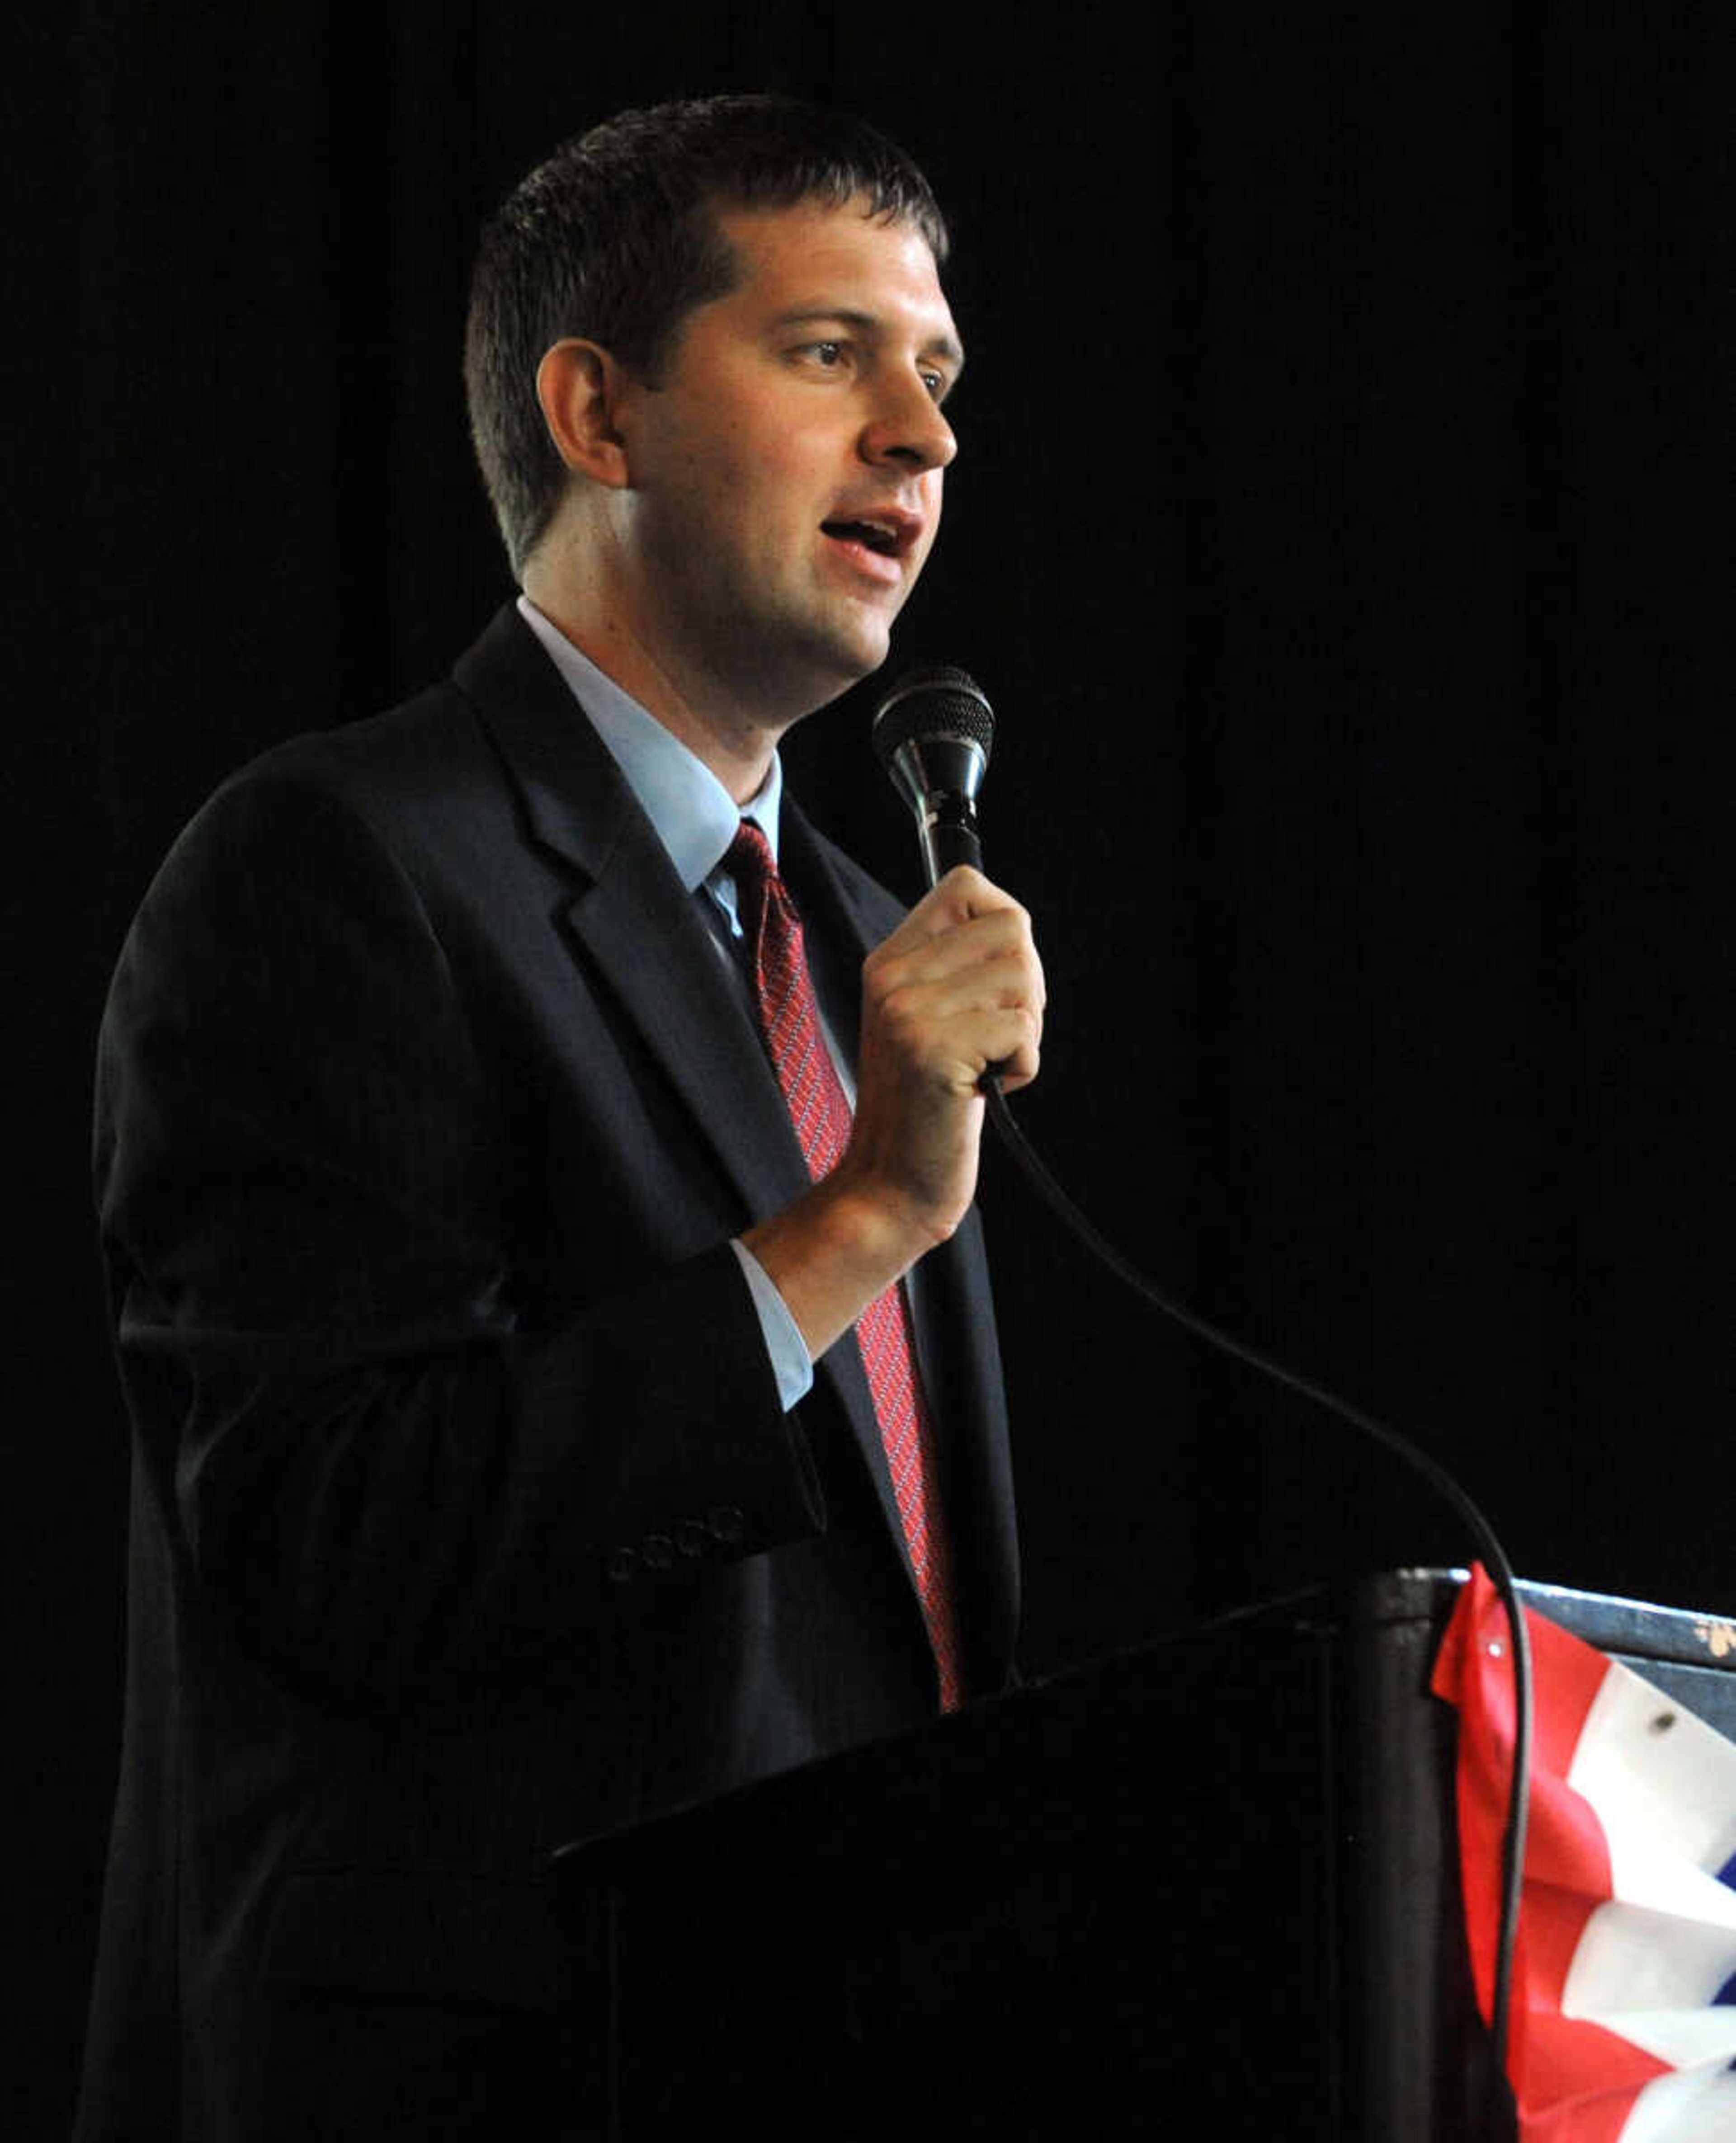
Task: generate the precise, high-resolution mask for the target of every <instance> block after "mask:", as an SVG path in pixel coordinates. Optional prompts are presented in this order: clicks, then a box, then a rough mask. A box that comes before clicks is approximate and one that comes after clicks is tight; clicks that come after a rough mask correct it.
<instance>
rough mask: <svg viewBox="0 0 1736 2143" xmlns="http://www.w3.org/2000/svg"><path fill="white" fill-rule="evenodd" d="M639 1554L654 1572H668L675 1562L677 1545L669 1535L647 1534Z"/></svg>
mask: <svg viewBox="0 0 1736 2143" xmlns="http://www.w3.org/2000/svg"><path fill="white" fill-rule="evenodd" d="M639 1552H640V1553H641V1554H642V1556H643V1557H644V1558H645V1561H646V1565H647V1567H648V1568H649V1569H652V1570H668V1569H670V1568H672V1566H673V1565H674V1562H675V1543H674V1542H673V1541H672V1540H671V1539H670V1537H669V1536H668V1534H667V1533H647V1534H646V1536H645V1537H644V1539H643V1540H642V1542H640V1544H639Z"/></svg>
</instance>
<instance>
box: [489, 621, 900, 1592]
mask: <svg viewBox="0 0 1736 2143" xmlns="http://www.w3.org/2000/svg"><path fill="white" fill-rule="evenodd" d="M455 674H456V677H457V681H458V684H459V687H460V689H461V690H463V691H464V693H465V694H466V695H468V696H469V699H470V700H472V702H473V703H474V705H475V706H476V707H477V709H478V710H479V713H480V715H481V716H482V719H483V720H484V725H486V727H487V728H488V730H489V733H490V734H491V735H492V736H493V737H494V741H495V745H496V746H497V748H498V750H499V752H500V755H501V757H502V759H503V760H504V762H505V764H506V766H507V769H508V773H509V774H510V775H511V777H512V779H513V782H514V784H515V785H516V786H517V788H518V792H519V794H520V795H521V797H522V798H523V804H524V809H525V813H526V816H527V819H528V829H529V832H530V834H531V837H532V839H534V840H535V841H537V842H538V843H539V844H541V845H542V846H543V848H544V849H548V850H549V851H551V852H552V853H553V854H555V855H557V856H558V857H559V858H560V859H562V861H563V863H564V864H566V865H568V867H569V868H570V869H572V870H573V873H574V874H575V875H576V877H577V878H578V880H579V883H578V889H577V890H576V892H575V894H574V897H573V901H572V903H571V905H570V907H569V909H568V919H569V922H570V924H571V927H572V929H573V933H574V934H575V936H576V937H577V938H578V940H579V941H580V943H582V944H583V947H584V948H585V951H586V953H587V954H588V957H589V958H590V959H591V961H593V963H594V964H595V967H596V968H597V970H598V973H599V974H600V975H601V976H602V977H603V979H604V980H605V981H606V982H607V983H608V986H609V987H610V988H611V989H612V990H613V992H614V994H615V996H616V997H617V998H618V1001H619V1002H620V1003H621V1004H622V1007H624V1008H625V1009H626V1011H627V1013H628V1015H629V1017H631V1018H632V1021H633V1022H634V1024H635V1025H636V1026H637V1028H638V1030H639V1032H640V1034H641V1036H642V1037H643V1040H644V1042H645V1043H646V1046H647V1048H649V1050H650V1051H651V1052H652V1055H653V1056H654V1057H656V1058H657V1062H659V1064H660V1065H661V1066H662V1069H663V1071H664V1072H665V1073H666V1074H667V1076H668V1078H669V1080H670V1081H671V1083H672V1085H673V1086H674V1087H675V1088H676V1090H677V1092H678V1093H679V1094H680V1095H681V1096H682V1099H683V1101H684V1102H685V1103H686V1106H687V1109H688V1111H689V1112H690V1114H691V1115H692V1118H693V1120H694V1121H695V1122H696V1123H697V1124H698V1125H699V1126H700V1127H701V1128H702V1131H704V1133H705V1136H706V1137H707V1139H708V1140H709V1141H710V1143H711V1145H712V1149H713V1151H715V1152H716V1154H717V1158H718V1160H719V1161H720V1162H721V1164H722V1166H723V1168H724V1170H726V1172H727V1174H728V1175H729V1177H730V1178H731V1180H732V1181H733V1182H734V1184H735V1185H736V1186H737V1189H738V1190H740V1192H741V1194H742V1200H743V1203H744V1205H745V1208H746V1211H747V1212H748V1214H749V1215H751V1217H752V1218H753V1219H755V1220H761V1219H765V1218H767V1217H769V1216H770V1215H771V1214H774V1213H776V1212H779V1211H781V1210H782V1209H783V1208H784V1207H785V1206H786V1205H790V1204H791V1203H792V1202H793V1201H794V1200H796V1198H798V1197H800V1196H801V1194H802V1192H803V1191H805V1190H807V1189H808V1187H809V1177H808V1173H807V1166H806V1162H805V1161H804V1160H803V1158H802V1155H801V1146H800V1145H799V1144H798V1142H797V1141H796V1134H795V1131H794V1130H793V1129H792V1127H791V1123H790V1117H789V1111H788V1110H787V1108H786V1106H785V1102H784V1098H783V1096H782V1094H781V1092H780V1091H779V1089H778V1085H777V1081H776V1076H775V1075H774V1073H773V1072H772V1070H771V1066H770V1064H769V1063H768V1062H767V1060H766V1053H765V1050H764V1047H763V1046H762V1045H761V1041H760V1037H759V1035H758V1032H757V1031H756V1027H754V1025H753V1023H752V1020H751V1016H750V1014H749V1012H748V1011H747V1009H746V1007H745V1005H744V1004H743V1002H742V998H741V996H740V993H739V992H737V989H736V988H735V987H734V986H733V984H732V981H731V978H730V977H729V976H728V975H727V973H726V972H725V970H724V968H723V967H722V963H721V962H720V960H719V958H718V953H717V946H716V944H715V943H713V941H712V938H711V935H710V933H709V932H708V931H707V928H706V926H705V924H704V923H703V921H702V919H701V918H700V916H699V914H698V913H697V909H696V908H695V905H694V901H693V897H692V894H690V893H688V892H687V889H686V888H684V887H683V886H682V883H681V881H680V879H679V878H677V875H676V873H675V869H674V867H673V866H672V864H671V863H670V861H669V858H668V854H667V851H666V850H665V849H664V848H663V845H662V842H661V841H659V840H658V839H657V834H656V833H655V831H654V830H653V829H652V826H651V824H650V822H649V821H648V820H647V818H646V817H645V815H644V814H643V813H642V811H641V810H640V809H639V807H638V804H637V803H636V802H635V800H634V799H633V796H632V792H631V790H630V789H628V787H627V783H626V781H625V779H623V778H622V775H621V772H620V770H619V769H618V767H617V766H616V765H615V762H614V760H613V758H612V757H611V756H610V755H609V753H608V750H607V748H606V747H605V746H604V745H603V743H602V741H601V740H600V739H599V738H598V735H597V734H596V732H595V731H594V730H593V729H592V727H591V725H590V724H589V722H588V721H587V720H585V719H584V717H583V715H582V714H581V713H580V712H579V711H578V710H577V709H575V707H574V705H573V695H572V694H571V693H570V692H569V690H568V688H567V685H566V684H565V682H564V681H563V679H562V678H561V676H559V674H558V671H556V670H555V668H554V666H553V664H552V663H551V662H550V661H549V660H548V656H547V655H546V654H545V653H544V652H543V649H542V648H541V647H539V646H538V645H537V642H536V640H535V637H534V636H533V634H532V633H531V632H530V631H529V629H528V626H526V625H525V624H524V622H523V619H522V618H520V617H519V616H518V614H517V612H516V611H514V610H512V609H510V608H508V609H506V610H503V611H501V612H500V613H499V615H498V616H497V617H496V618H495V620H494V623H493V624H492V625H491V626H489V630H488V631H487V632H485V633H484V636H483V637H482V638H481V640H479V641H478V642H477V644H476V646H474V647H473V648H472V649H471V650H470V651H469V654H468V655H467V656H464V659H463V661H460V663H459V666H458V668H457V671H456V673H455ZM784 810H785V817H784V822H783V828H782V830H781V835H780V853H781V860H782V862H783V864H784V865H785V867H786V871H787V872H788V874H790V875H791V883H792V886H793V887H794V888H795V890H796V897H797V898H798V900H799V901H800V902H801V903H802V905H803V909H804V914H805V916H806V918H807V921H808V923H809V926H810V928H811V933H815V934H820V935H823V936H824V938H825V939H826V942H827V943H829V944H830V945H831V946H833V947H835V948H838V949H839V950H840V952H841V953H842V954H843V955H845V956H846V957H847V958H849V960H850V961H851V964H852V965H855V964H856V963H860V961H861V958H862V956H863V954H864V953H866V951H867V949H868V948H869V947H870V945H872V944H875V943H878V941H879V940H880V938H882V937H884V936H885V933H886V931H887V930H888V929H890V928H892V927H893V925H894V924H895V923H896V921H897V919H898V914H899V910H898V908H897V907H896V906H895V903H892V902H891V901H890V898H888V897H887V896H885V895H884V894H882V893H880V892H879V890H878V888H874V887H873V886H872V884H871V882H870V881H868V880H866V878H863V879H861V880H860V883H858V878H857V876H855V875H851V874H846V872H844V871H843V870H841V869H839V868H838V866H837V864H836V861H835V859H834V853H833V852H832V851H831V849H830V848H829V846H828V844H826V843H824V842H822V841H821V839H819V837H818V836H817V835H816V834H815V833H814V831H813V829H812V828H811V827H810V826H809V825H808V824H807V823H806V820H805V819H803V817H802V815H801V812H800V811H799V810H798V809H796V807H795V806H794V805H793V804H791V803H790V802H789V801H788V799H786V803H785V807H784ZM833 1017H835V1019H836V1021H837V1022H839V1034H838V1039H839V1042H840V1046H841V1047H843V1048H844V1049H845V1050H846V1052H848V1053H849V1054H850V1055H851V1057H852V1058H853V1057H854V1055H855V1052H856V1042H857V1030H858V1008H857V1003H856V993H855V992H854V990H851V991H850V992H841V993H840V998H839V1001H838V1002H837V1004H836V1009H835V1012H834V1014H833ZM816 1381H817V1382H819V1383H824V1384H825V1385H826V1386H827V1387H829V1388H830V1389H831V1391H832V1392H833V1393H834V1394H835V1396H836V1399H837V1401H838V1403H839V1406H840V1408H841V1411H842V1413H843V1416H844V1418H845V1420H846V1422H847V1423H848V1424H849V1427H850V1431H851V1437H852V1438H853V1440H854V1442H855V1443H856V1447H857V1448H858V1450H859V1452H860V1453H861V1458H862V1461H863V1462H864V1464H865V1465H866V1467H867V1469H868V1472H869V1476H870V1479H871V1481H872V1482H873V1485H874V1490H875V1496H876V1497H877V1499H878V1501H879V1504H880V1511H881V1514H882V1516H883V1517H884V1519H885V1526H886V1529H887V1531H888V1532H889V1533H890V1536H891V1538H892V1540H893V1542H895V1544H896V1547H897V1551H898V1553H899V1556H900V1559H901V1561H902V1562H903V1566H904V1570H905V1578H906V1581H907V1582H908V1584H909V1586H910V1596H911V1601H912V1603H913V1606H914V1605H915V1602H916V1599H917V1593H916V1581H915V1573H914V1571H912V1570H911V1567H910V1552H909V1548H908V1546H907V1544H906V1542H905V1534H904V1527H903V1523H902V1522H901V1520H900V1517H899V1512H898V1501H897V1497H896V1496H895V1493H894V1492H893V1487H892V1478H891V1473H890V1468H889V1467H888V1465H887V1462H886V1453H885V1445H884V1444H883V1443H882V1442H881V1440H880V1428H879V1423H878V1422H877V1420H876V1418H875V1411H874V1401H873V1398H872V1396H871V1395H870V1392H869V1389H868V1379H867V1376H866V1372H865V1371H864V1369H863V1367H862V1359H861V1351H860V1349H858V1347H857V1345H856V1339H855V1335H854V1334H848V1333H846V1334H845V1336H844V1337H843V1338H842V1339H840V1340H839V1341H838V1342H837V1344H836V1345H835V1346H833V1347H831V1348H830V1349H827V1351H826V1354H824V1355H823V1356H822V1357H821V1359H820V1361H819V1362H818V1363H817V1364H816ZM930 1388H932V1386H930Z"/></svg>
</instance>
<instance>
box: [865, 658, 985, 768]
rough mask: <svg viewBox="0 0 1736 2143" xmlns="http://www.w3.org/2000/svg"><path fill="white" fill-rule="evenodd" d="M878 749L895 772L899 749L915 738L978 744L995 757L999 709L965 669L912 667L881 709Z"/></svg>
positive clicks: (876, 728) (877, 754)
mask: <svg viewBox="0 0 1736 2143" xmlns="http://www.w3.org/2000/svg"><path fill="white" fill-rule="evenodd" d="M872 736H873V742H874V755H875V758H876V759H877V760H879V761H880V765H882V766H883V767H885V768H886V769H887V770H888V771H889V772H890V769H891V765H892V759H893V755H894V754H895V752H896V751H897V750H899V748H900V746H901V745H906V744H909V743H910V742H911V741H912V740H913V739H917V738H920V739H922V740H925V741H932V740H935V739H937V738H941V737H947V738H954V739H956V740H958V741H959V742H960V743H963V744H974V745H976V746H977V747H978V749H979V750H980V751H981V753H982V755H983V764H984V765H985V766H986V765H988V763H989V753H990V748H991V747H992V745H994V710H993V708H991V707H990V705H989V702H988V700H986V699H985V697H984V696H983V689H982V687H981V685H979V684H978V683H977V682H976V681H975V679H974V678H972V677H970V676H967V674H966V673H965V671H962V670H954V669H951V668H949V667H948V666H945V665H944V664H942V665H936V666H933V667H930V668H927V669H923V670H907V671H905V674H904V676H902V677H900V679H899V681H898V682H897V683H896V684H895V685H893V686H892V687H891V689H890V691H888V692H887V693H886V694H885V697H884V698H883V699H882V700H881V701H880V705H879V706H878V707H877V708H876V709H875V715H874V729H873V731H872Z"/></svg>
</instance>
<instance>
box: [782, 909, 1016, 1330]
mask: <svg viewBox="0 0 1736 2143" xmlns="http://www.w3.org/2000/svg"><path fill="white" fill-rule="evenodd" d="M1043 1008H1044V985H1043V968H1042V963H1040V962H1039V959H1038V958H1037V953H1036V948H1035V946H1034V943H1033V942H1032V938H1031V928H1030V918H1029V916H1027V915H1026V913H1025V912H1024V909H1023V908H1020V907H1019V904H1018V903H1017V902H1016V901H1014V900H1013V899H1012V898H1009V895H1007V894H1006V893H1003V892H1001V891H1000V889H999V887H997V886H994V885H991V884H990V882H989V880H988V879H987V878H985V877H984V876H983V875H982V874H981V873H980V871H974V870H970V869H964V868H960V869H957V870H954V871H950V872H949V873H948V874H947V875H946V876H945V878H942V880H941V881H940V884H939V885H937V886H936V887H935V889H934V890H933V892H932V893H930V894H929V895H928V896H927V898H925V899H924V900H923V901H922V902H921V903H920V904H919V905H918V906H917V907H915V908H913V909H912V910H911V911H910V914H909V915H908V916H907V917H906V918H905V920H904V922H903V923H901V924H900V927H899V928H898V929H896V930H895V932H894V933H892V935H891V936H890V938H887V939H886V940H885V943H884V944H881V945H880V946H878V947H876V948H875V950H874V951H873V952H872V953H870V954H869V956H868V958H867V960H866V963H864V965H863V969H862V1040H861V1062H860V1065H859V1066H858V1068H857V1091H856V1121H855V1125H854V1127H853V1128H852V1131H851V1138H850V1144H849V1146H847V1147H846V1150H845V1152H844V1155H843V1157H842V1159H841V1161H839V1163H838V1165H837V1166H836V1168H835V1169H834V1170H832V1171H831V1174H830V1175H827V1176H826V1178H825V1179H824V1180H823V1181H821V1182H820V1183H817V1184H816V1185H815V1186H814V1188H813V1190H811V1192H809V1193H808V1195H806V1197H805V1198H802V1199H801V1200H798V1201H797V1203H796V1205H792V1206H791V1207H790V1208H789V1209H788V1210H786V1212H784V1213H781V1214H779V1215H777V1216H776V1218H775V1219H773V1220H768V1221H766V1222H764V1223H762V1224H761V1225H760V1226H759V1227H756V1228H753V1229H750V1230H748V1232H747V1233H746V1235H744V1236H743V1237H742V1241H743V1243H744V1244H745V1245H746V1248H747V1249H748V1250H751V1252H752V1253H753V1255H754V1256H755V1257H756V1258H757V1259H758V1260H759V1262H760V1264H761V1265H762V1266H763V1267H764V1268H765V1270H766V1274H768V1275H769V1277H770V1278H771V1281H772V1283H773V1284H774V1285H775V1286H776V1288H777V1289H778V1292H779V1293H780V1294H781V1295H782V1296H783V1298H784V1300H785V1301H786V1304H788V1305H789V1308H790V1311H791V1315H792V1316H793V1317H794V1318H795V1319H796V1324H797V1326H798V1327H799V1328H800V1329H801V1334H802V1337H803V1339H805V1340H806V1342H807V1344H808V1351H809V1353H810V1354H811V1355H814V1356H816V1357H817V1356H818V1355H820V1354H822V1353H824V1351H825V1350H826V1348H827V1347H829V1346H830V1345H831V1343H832V1341H833V1340H834V1339H837V1338H838V1337H839V1335H840V1334H841V1333H843V1332H846V1331H847V1330H848V1329H849V1328H850V1327H851V1325H852V1324H855V1322H856V1319H857V1317H858V1316H860V1315H861V1312H862V1310H863V1309H866V1306H867V1305H868V1304H869V1303H870V1302H871V1301H872V1300H873V1299H875V1296H876V1295H878V1294H880V1293H882V1292H883V1290H884V1289H886V1288H887V1287H889V1286H890V1284H892V1282H893V1281H894V1280H895V1279H899V1278H900V1276H901V1275H902V1274H904V1273H905V1271H907V1270H908V1269H909V1268H910V1266H911V1265H914V1264H915V1261H916V1260H917V1259H918V1258H919V1257H920V1256H921V1255H922V1254H923V1252H924V1251H925V1250H930V1249H932V1248H933V1247H934V1245H935V1244H936V1243H942V1242H945V1240H946V1239H947V1237H948V1236H949V1235H951V1234H952V1232H953V1230H955V1228H956V1227H957V1226H958V1225H959V1222H960V1220H962V1219H963V1218H964V1216H965V1210H966V1208H967V1207H968V1206H969V1205H970V1200H971V1197H972V1195H973V1194H974V1192H975V1188H976V1170H977V1153H978V1148H979V1146H980V1142H981V1138H982V1126H983V1107H984V1105H983V1098H982V1092H981V1082H982V1080H983V1076H984V1074H985V1072H990V1071H991V1070H992V1071H994V1072H995V1073H996V1074H997V1075H998V1076H999V1078H1000V1080H1001V1082H1002V1085H1003V1086H1004V1088H1005V1090H1006V1091H1008V1092H1012V1091H1015V1090H1016V1089H1017V1088H1019V1087H1020V1086H1028V1085H1029V1082H1030V1081H1032V1080H1033V1079H1034V1078H1035V1077H1036V1076H1037V1066H1038V1056H1039V1047H1040V1044H1041V1041H1042V1035H1043Z"/></svg>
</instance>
